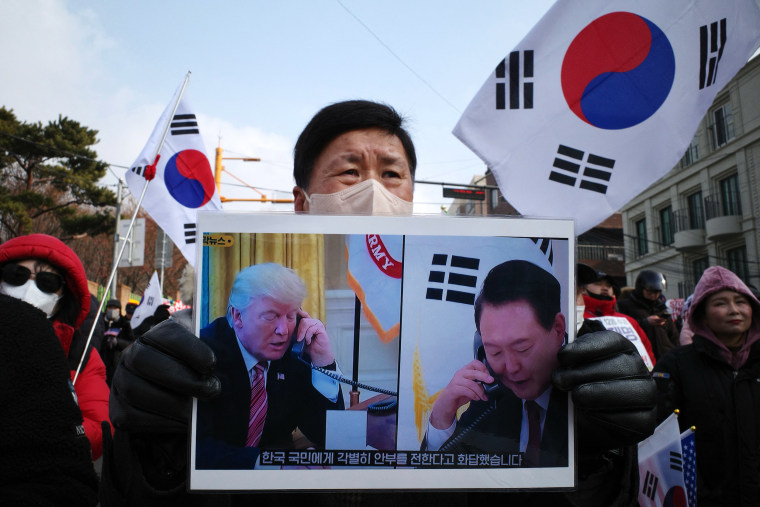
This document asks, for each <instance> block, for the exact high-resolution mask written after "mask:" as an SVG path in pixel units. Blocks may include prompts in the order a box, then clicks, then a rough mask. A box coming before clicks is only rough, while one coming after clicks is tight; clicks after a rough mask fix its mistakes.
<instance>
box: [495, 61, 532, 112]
mask: <svg viewBox="0 0 760 507" xmlns="http://www.w3.org/2000/svg"><path fill="white" fill-rule="evenodd" d="M507 65H509V108H510V109H520V78H521V77H522V95H523V96H522V99H523V100H522V108H523V109H533V50H527V51H523V52H522V59H520V51H512V52H511V53H509V57H507V58H505V59H504V60H502V61H501V62H499V65H497V66H496V79H497V81H496V109H506V104H507V83H505V82H503V81H498V80H499V79H504V78H505V77H506V70H507ZM529 79H530V81H528V80H529Z"/></svg>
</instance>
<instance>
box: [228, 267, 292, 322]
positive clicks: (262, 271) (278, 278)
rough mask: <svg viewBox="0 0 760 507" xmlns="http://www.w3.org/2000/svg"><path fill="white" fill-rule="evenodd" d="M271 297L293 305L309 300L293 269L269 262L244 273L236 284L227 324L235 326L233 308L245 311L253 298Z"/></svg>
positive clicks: (238, 276) (246, 269) (240, 274)
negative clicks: (305, 299)
mask: <svg viewBox="0 0 760 507" xmlns="http://www.w3.org/2000/svg"><path fill="white" fill-rule="evenodd" d="M260 297H269V298H272V299H274V300H275V301H279V302H282V303H286V304H291V305H300V304H301V302H302V301H303V300H304V298H305V297H306V285H305V284H304V283H303V281H302V280H301V278H300V277H299V276H298V275H297V274H296V272H295V271H293V270H292V269H290V268H286V267H285V266H282V265H280V264H276V263H274V262H269V263H266V264H257V265H255V266H249V267H247V268H245V269H243V270H241V271H240V272H239V273H238V274H237V276H235V281H234V282H233V283H232V289H231V290H230V298H229V301H228V304H227V322H228V323H229V324H230V326H232V309H233V308H235V309H238V310H240V309H243V308H245V307H247V306H248V305H249V304H250V303H251V301H252V300H253V299H256V298H260Z"/></svg>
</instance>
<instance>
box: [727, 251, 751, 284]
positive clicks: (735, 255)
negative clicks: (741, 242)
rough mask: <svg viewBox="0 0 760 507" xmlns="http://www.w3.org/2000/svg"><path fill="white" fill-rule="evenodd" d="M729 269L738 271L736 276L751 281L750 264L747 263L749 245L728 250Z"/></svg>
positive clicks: (746, 281)
mask: <svg viewBox="0 0 760 507" xmlns="http://www.w3.org/2000/svg"><path fill="white" fill-rule="evenodd" d="M726 257H727V258H728V269H730V270H731V271H733V272H734V273H736V276H738V277H739V278H741V279H742V280H744V282H745V283H749V266H748V265H747V247H745V246H740V247H739V248H733V249H731V250H726Z"/></svg>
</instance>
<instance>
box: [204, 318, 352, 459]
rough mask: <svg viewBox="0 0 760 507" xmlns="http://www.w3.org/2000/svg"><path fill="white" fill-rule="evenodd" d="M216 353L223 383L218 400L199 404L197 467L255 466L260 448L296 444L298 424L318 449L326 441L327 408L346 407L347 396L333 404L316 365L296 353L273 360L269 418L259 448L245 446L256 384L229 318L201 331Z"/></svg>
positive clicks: (288, 446)
mask: <svg viewBox="0 0 760 507" xmlns="http://www.w3.org/2000/svg"><path fill="white" fill-rule="evenodd" d="M201 340H203V341H204V342H205V343H206V344H207V345H209V346H210V347H211V348H212V349H213V351H214V353H215V354H216V371H215V374H216V376H217V377H218V378H219V381H220V382H221V385H222V392H221V394H220V395H219V397H218V398H216V399H215V400H212V401H209V402H201V401H199V402H198V423H197V447H196V466H197V468H199V469H250V468H253V466H254V463H255V462H256V458H257V457H258V455H259V449H289V448H292V437H291V433H292V431H293V430H294V429H295V428H296V427H298V428H299V429H300V430H301V432H303V434H304V435H305V436H306V438H308V439H309V440H310V441H312V442H313V443H314V444H315V445H316V446H317V447H324V445H325V411H326V410H342V409H343V397H342V395H341V394H340V393H339V395H338V401H337V402H336V403H332V402H330V400H328V399H326V398H325V397H324V396H323V395H322V394H321V393H320V392H319V391H317V390H316V389H315V388H314V386H313V385H312V383H311V369H310V368H309V366H308V365H306V364H305V363H303V362H301V361H299V360H298V359H295V358H293V357H292V356H291V354H290V350H288V352H286V353H285V355H284V356H283V357H282V359H279V360H276V361H271V362H270V364H269V370H268V372H267V418H266V422H265V423H264V433H263V434H262V437H261V442H260V443H259V448H254V447H246V446H245V440H246V436H247V434H248V419H249V405H250V399H251V383H250V379H249V376H248V371H247V370H246V367H245V362H244V361H243V355H242V354H241V353H240V347H239V346H238V342H237V338H236V337H235V333H234V331H233V330H232V328H230V326H229V324H227V320H226V319H225V318H224V317H221V318H219V319H216V320H215V321H214V322H212V323H211V324H209V325H208V326H206V327H205V328H203V329H202V330H201Z"/></svg>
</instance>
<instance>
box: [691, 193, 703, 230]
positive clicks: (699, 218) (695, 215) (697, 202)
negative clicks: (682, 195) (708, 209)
mask: <svg viewBox="0 0 760 507" xmlns="http://www.w3.org/2000/svg"><path fill="white" fill-rule="evenodd" d="M686 204H687V205H688V208H689V229H704V228H705V213H704V205H703V202H702V191H701V190H700V191H699V192H694V193H693V194H691V195H689V196H687V197H686Z"/></svg>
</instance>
